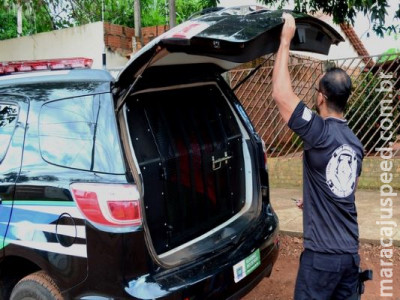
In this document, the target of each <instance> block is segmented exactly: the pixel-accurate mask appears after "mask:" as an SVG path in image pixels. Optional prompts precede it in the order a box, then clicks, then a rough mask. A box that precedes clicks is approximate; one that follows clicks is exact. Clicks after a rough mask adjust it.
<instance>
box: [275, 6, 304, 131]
mask: <svg viewBox="0 0 400 300" xmlns="http://www.w3.org/2000/svg"><path fill="white" fill-rule="evenodd" d="M282 18H283V19H284V20H285V24H284V25H283V28H282V33H281V41H280V46H279V50H278V52H277V54H276V58H275V65H274V70H273V73H272V98H273V99H274V100H275V102H276V104H277V106H278V109H279V112H280V114H281V115H282V118H283V120H284V121H285V122H286V123H287V122H288V121H289V119H290V116H291V115H292V113H293V111H294V109H295V108H296V106H297V104H298V103H299V101H300V99H299V97H297V95H296V94H295V93H294V92H293V89H292V83H291V80H290V75H289V68H288V63H289V47H290V41H291V40H292V38H293V36H294V33H295V31H296V24H295V21H294V18H293V16H292V15H290V14H287V13H283V15H282Z"/></svg>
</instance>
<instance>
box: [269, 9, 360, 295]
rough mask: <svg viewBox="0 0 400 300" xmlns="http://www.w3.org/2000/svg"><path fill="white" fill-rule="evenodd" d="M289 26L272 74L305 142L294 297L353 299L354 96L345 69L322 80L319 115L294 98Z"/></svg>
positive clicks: (285, 113) (284, 110)
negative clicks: (349, 110)
mask: <svg viewBox="0 0 400 300" xmlns="http://www.w3.org/2000/svg"><path fill="white" fill-rule="evenodd" d="M283 18H284V20H285V24H284V26H283V29H282V33H281V41H280V47H279V50H278V52H277V54H276V61H275V65H274V70H273V76H272V85H273V90H272V97H273V98H274V100H275V102H276V104H277V106H278V108H279V112H280V114H281V115H282V118H283V120H284V121H285V122H286V123H287V124H288V126H289V127H290V128H291V129H292V130H293V131H294V132H296V133H297V134H298V135H299V136H300V137H301V138H302V140H303V142H304V155H303V202H302V203H300V204H298V205H299V207H301V208H302V209H303V227H304V248H305V250H304V251H303V253H302V255H301V258H300V267H299V271H298V275H297V281H296V287H295V299H307V300H311V299H317V300H324V299H349V298H350V296H351V295H354V294H355V293H356V289H357V282H358V265H359V263H360V257H359V255H358V223H357V211H356V206H355V202H354V201H355V197H354V193H355V190H356V187H357V182H358V177H359V176H360V174H361V165H362V160H363V146H362V144H361V142H360V141H359V140H358V138H357V137H356V136H355V135H354V133H353V132H352V131H351V129H350V128H349V127H348V125H347V121H346V120H345V119H344V117H343V112H344V109H345V106H346V103H347V99H348V98H349V96H350V92H351V80H350V77H349V76H348V75H347V74H346V72H344V71H343V70H342V69H339V68H333V69H331V70H328V71H327V72H326V73H325V74H324V75H323V77H322V78H321V80H320V82H319V85H318V88H317V91H318V94H317V98H316V102H315V106H316V110H317V112H318V114H317V113H315V112H313V111H312V110H310V109H309V108H308V107H307V106H306V105H305V104H304V103H303V102H302V101H300V99H299V98H298V97H297V96H296V95H295V94H294V92H293V90H292V87H291V80H290V75H289V70H288V60H289V46H290V42H291V40H292V38H293V36H294V33H295V29H296V26H295V21H294V19H293V17H292V16H291V15H289V14H283Z"/></svg>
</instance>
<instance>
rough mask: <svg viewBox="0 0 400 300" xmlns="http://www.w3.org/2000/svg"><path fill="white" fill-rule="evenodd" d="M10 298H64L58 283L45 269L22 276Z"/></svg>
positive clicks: (55, 299)
mask: <svg viewBox="0 0 400 300" xmlns="http://www.w3.org/2000/svg"><path fill="white" fill-rule="evenodd" d="M10 300H63V297H62V295H61V292H60V290H59V289H58V287H57V285H56V284H55V282H54V281H53V279H51V277H50V276H49V275H47V273H46V272H44V271H39V272H36V273H33V274H30V275H28V276H26V277H24V278H22V279H21V280H20V281H19V282H18V283H17V284H16V285H15V287H14V289H13V290H12V293H11V297H10Z"/></svg>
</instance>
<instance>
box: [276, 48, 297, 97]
mask: <svg viewBox="0 0 400 300" xmlns="http://www.w3.org/2000/svg"><path fill="white" fill-rule="evenodd" d="M289 46H290V45H289V44H288V43H286V42H283V43H281V44H280V46H279V50H278V52H277V54H276V58H275V65H274V70H273V72H272V87H273V90H272V93H273V95H275V96H278V98H280V97H279V96H280V95H282V94H290V93H293V89H292V83H291V81H290V74H289V68H288V65H289Z"/></svg>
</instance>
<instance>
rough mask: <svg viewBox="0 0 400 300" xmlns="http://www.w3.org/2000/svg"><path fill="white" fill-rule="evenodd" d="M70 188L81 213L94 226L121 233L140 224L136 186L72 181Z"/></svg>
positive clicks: (140, 217)
mask: <svg viewBox="0 0 400 300" xmlns="http://www.w3.org/2000/svg"><path fill="white" fill-rule="evenodd" d="M70 189H71V192H72V195H73V197H74V199H75V202H76V204H77V205H78V207H79V209H80V211H81V212H82V214H83V215H84V216H85V217H86V218H87V219H88V220H89V221H90V222H91V223H92V224H93V225H95V226H96V227H99V228H100V229H102V230H105V231H111V232H122V231H130V230H132V229H135V228H137V227H138V226H140V225H142V216H141V211H140V202H139V198H140V197H139V191H138V190H137V187H136V185H131V184H100V183H73V184H71V186H70Z"/></svg>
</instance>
